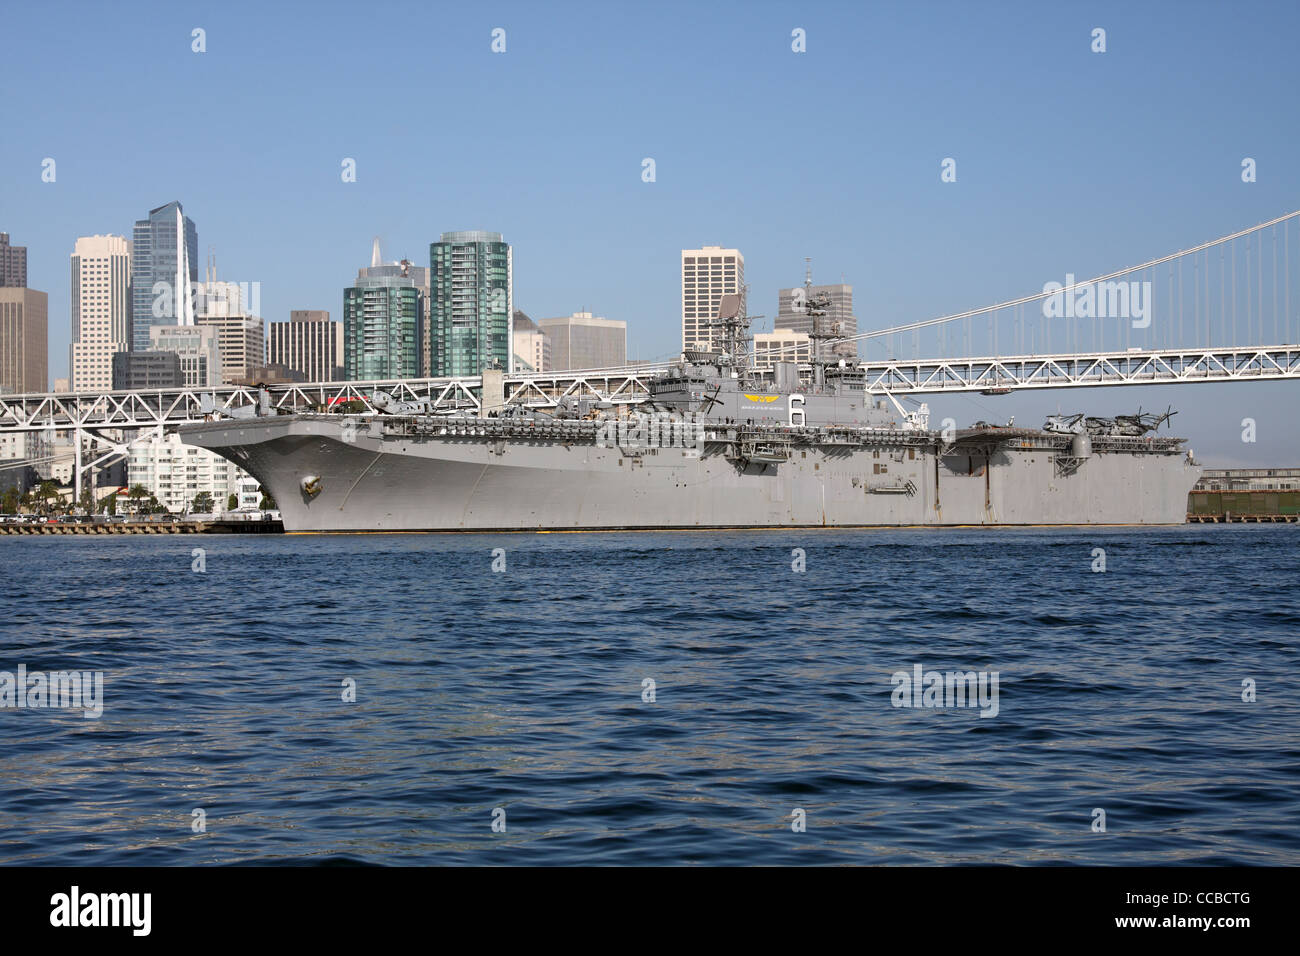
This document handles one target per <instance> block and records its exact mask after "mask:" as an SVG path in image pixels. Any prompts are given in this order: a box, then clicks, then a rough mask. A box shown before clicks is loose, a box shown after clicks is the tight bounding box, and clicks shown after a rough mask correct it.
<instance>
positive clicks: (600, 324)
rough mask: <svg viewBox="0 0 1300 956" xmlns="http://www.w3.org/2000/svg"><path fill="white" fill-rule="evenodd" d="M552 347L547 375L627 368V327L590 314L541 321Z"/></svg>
mask: <svg viewBox="0 0 1300 956" xmlns="http://www.w3.org/2000/svg"><path fill="white" fill-rule="evenodd" d="M537 325H538V327H539V328H540V329H541V330H542V332H544V333H545V334H546V338H547V340H548V341H549V343H550V353H551V362H550V366H549V367H548V368H547V371H553V372H564V371H568V370H570V369H584V368H614V367H617V366H622V365H626V364H627V323H626V322H624V321H622V320H621V319H604V318H601V317H600V316H595V315H592V314H591V313H590V312H575V313H573V315H566V316H563V317H561V318H556V319H538V320H537Z"/></svg>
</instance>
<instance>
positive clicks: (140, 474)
mask: <svg viewBox="0 0 1300 956" xmlns="http://www.w3.org/2000/svg"><path fill="white" fill-rule="evenodd" d="M126 483H127V486H128V487H132V488H133V487H135V486H136V485H142V486H143V487H144V488H145V490H147V491H148V492H149V493H150V494H152V495H153V496H154V497H155V498H157V499H158V503H159V504H161V505H162V506H163V507H165V508H166V509H167V510H168V511H171V512H174V513H177V514H179V513H182V512H185V511H189V510H190V509H191V507H192V505H193V503H194V499H195V498H196V497H198V496H199V495H201V494H203V493H204V492H206V493H207V494H208V495H210V496H211V497H212V500H213V502H214V507H215V509H216V510H218V511H222V510H225V507H226V504H227V503H228V501H229V498H230V496H231V495H232V494H233V495H236V496H237V497H238V498H239V499H240V501H241V503H242V502H245V501H247V499H248V498H249V497H251V496H252V494H253V493H251V492H249V491H248V486H249V485H250V484H251V485H253V486H256V485H257V480H256V479H255V478H253V477H252V476H251V475H249V474H248V473H247V472H246V471H244V470H243V469H242V468H239V467H237V466H236V465H235V464H234V463H232V462H230V461H227V460H226V459H225V458H222V457H221V456H220V455H218V454H216V453H215V452H211V451H208V450H207V449H205V448H196V447H194V446H193V445H186V444H185V443H184V442H182V441H181V439H180V436H179V435H176V434H174V433H173V434H169V435H163V436H158V435H153V436H151V437H150V438H147V439H141V440H140V441H138V442H137V443H136V444H134V445H132V446H131V455H130V460H129V464H128V466H127V482H126ZM249 507H256V502H254V503H253V504H252V505H249Z"/></svg>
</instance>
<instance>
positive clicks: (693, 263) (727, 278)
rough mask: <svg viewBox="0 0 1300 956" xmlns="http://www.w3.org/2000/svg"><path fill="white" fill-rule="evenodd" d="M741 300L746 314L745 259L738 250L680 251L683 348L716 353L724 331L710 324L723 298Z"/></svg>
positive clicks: (714, 247) (720, 346)
mask: <svg viewBox="0 0 1300 956" xmlns="http://www.w3.org/2000/svg"><path fill="white" fill-rule="evenodd" d="M730 293H736V294H738V295H739V296H740V306H741V312H742V314H743V313H744V311H745V257H744V256H742V255H741V254H740V250H739V249H723V248H722V247H720V246H704V247H703V248H701V249H683V250H682V348H683V349H703V350H706V351H718V350H721V348H722V336H723V331H722V329H720V328H715V327H711V326H710V324H709V323H711V322H713V321H715V320H716V319H717V317H718V303H719V302H720V301H721V300H722V297H723V296H724V295H728V294H730Z"/></svg>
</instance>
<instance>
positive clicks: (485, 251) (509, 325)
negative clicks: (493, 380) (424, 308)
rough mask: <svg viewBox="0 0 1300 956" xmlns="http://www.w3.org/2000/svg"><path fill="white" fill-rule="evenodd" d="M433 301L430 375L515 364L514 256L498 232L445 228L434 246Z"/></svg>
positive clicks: (431, 254) (431, 264)
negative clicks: (513, 360) (463, 230)
mask: <svg viewBox="0 0 1300 956" xmlns="http://www.w3.org/2000/svg"><path fill="white" fill-rule="evenodd" d="M429 268H430V270H431V272H432V281H433V302H432V309H431V314H430V317H429V322H430V329H429V337H430V345H431V348H430V352H431V355H430V369H429V373H428V374H429V375H430V376H434V377H441V376H444V375H455V376H460V375H478V374H479V373H480V372H481V371H483V368H484V367H485V366H488V365H493V364H495V365H498V366H499V367H500V368H502V369H507V370H508V369H509V368H510V367H511V361H512V357H513V355H514V345H513V341H512V340H513V338H514V329H513V325H514V323H513V318H512V317H513V314H514V260H513V254H512V252H511V249H510V245H509V243H507V242H506V241H505V240H504V239H502V237H501V233H499V232H473V231H471V232H444V233H443V234H442V239H441V240H440V241H439V242H435V243H431V244H430V246H429Z"/></svg>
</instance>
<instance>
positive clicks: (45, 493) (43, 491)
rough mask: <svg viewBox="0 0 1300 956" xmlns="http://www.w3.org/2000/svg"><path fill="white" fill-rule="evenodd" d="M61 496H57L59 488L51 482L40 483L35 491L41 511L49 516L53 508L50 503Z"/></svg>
mask: <svg viewBox="0 0 1300 956" xmlns="http://www.w3.org/2000/svg"><path fill="white" fill-rule="evenodd" d="M61 497H62V495H60V494H59V486H58V485H56V484H55V483H54V482H53V481H49V480H46V481H42V482H41V484H40V487H38V488H37V489H36V500H37V501H38V502H39V503H40V506H41V510H42V511H44V512H45V513H46V514H49V513H50V512H51V511H52V510H53V508H52V507H51V504H50V503H51V502H53V501H58V500H59V499H60V498H61Z"/></svg>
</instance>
